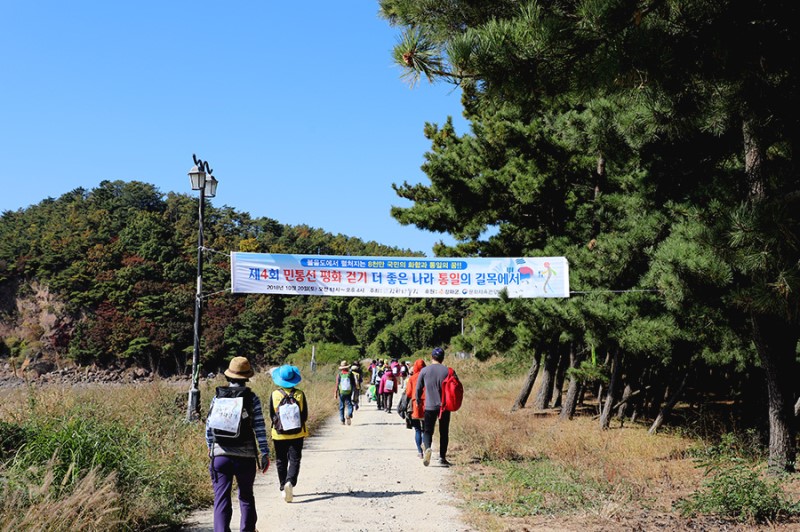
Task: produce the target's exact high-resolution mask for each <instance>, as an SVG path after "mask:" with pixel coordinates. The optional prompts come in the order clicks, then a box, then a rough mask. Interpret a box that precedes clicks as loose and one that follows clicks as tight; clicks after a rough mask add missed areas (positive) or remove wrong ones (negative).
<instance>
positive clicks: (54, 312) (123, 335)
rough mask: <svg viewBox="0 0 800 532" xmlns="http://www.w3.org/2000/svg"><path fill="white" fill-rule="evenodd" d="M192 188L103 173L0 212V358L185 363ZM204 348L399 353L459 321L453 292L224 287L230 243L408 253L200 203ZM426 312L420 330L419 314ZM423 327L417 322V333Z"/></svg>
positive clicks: (180, 368) (210, 353) (272, 249)
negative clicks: (424, 296)
mask: <svg viewBox="0 0 800 532" xmlns="http://www.w3.org/2000/svg"><path fill="white" fill-rule="evenodd" d="M197 225H198V224H197V199H196V198H195V197H192V196H188V195H184V194H174V193H169V194H167V195H166V196H165V195H164V194H162V193H161V192H159V191H158V190H157V189H156V188H155V187H154V186H153V185H149V184H146V183H141V182H136V181H133V182H123V181H113V182H112V181H103V182H102V183H100V185H99V186H98V187H97V188H94V189H92V190H85V189H82V188H78V189H75V190H73V191H71V192H69V193H67V194H64V195H63V196H61V197H59V198H58V199H52V198H48V199H45V200H43V201H41V202H40V203H38V204H37V205H33V206H31V207H28V208H27V209H21V210H18V211H7V212H4V213H3V214H2V215H1V216H0V339H1V340H0V357H8V358H10V359H11V361H14V362H15V363H18V364H22V363H23V361H24V360H26V359H27V360H32V359H37V358H50V359H53V358H55V359H60V360H64V361H71V362H74V363H76V364H80V365H87V364H94V365H97V366H100V367H103V366H108V365H114V366H122V367H142V368H146V369H147V370H148V371H151V372H153V373H157V374H161V375H173V374H176V373H185V372H186V370H187V361H188V362H189V363H190V362H191V352H192V344H193V311H194V306H193V302H194V291H195V277H196V268H197V255H196V254H197ZM204 227H205V232H204V235H205V246H206V247H207V248H210V249H211V250H214V251H208V252H206V254H205V261H204V264H205V266H204V271H203V284H204V292H205V293H212V292H220V293H219V294H216V295H214V296H212V297H210V298H208V300H207V302H206V304H205V306H204V309H203V312H204V314H203V333H202V340H203V344H202V348H201V352H202V355H201V358H202V363H203V367H204V368H205V369H206V370H208V371H217V370H218V369H219V368H220V367H223V366H225V365H226V364H227V362H226V360H228V359H229V358H230V357H232V356H235V355H243V356H248V357H250V358H251V359H252V360H254V361H257V362H263V363H272V362H277V361H281V360H283V358H284V357H285V356H287V355H288V354H290V353H293V352H295V351H297V350H298V349H299V348H301V347H302V346H304V345H308V344H311V343H314V342H322V341H324V342H331V343H340V344H347V345H356V346H359V349H360V350H361V351H362V352H363V353H364V354H370V353H372V354H373V355H374V356H379V355H380V356H403V355H406V354H410V353H412V352H413V351H415V350H418V349H421V348H426V347H428V346H430V345H432V344H433V343H442V342H444V341H447V340H448V339H449V337H450V336H451V335H452V334H454V333H455V332H456V331H457V327H458V321H459V319H458V316H459V315H460V311H459V310H458V306H459V305H460V304H459V303H457V302H446V301H444V302H443V301H425V300H393V301H387V300H378V299H366V298H363V299H352V298H314V299H311V298H307V297H299V296H294V297H290V296H263V295H248V296H242V295H237V296H233V295H231V294H229V293H224V289H225V288H226V287H227V286H229V283H230V280H229V279H230V277H229V276H230V273H229V260H228V259H229V252H230V251H251V252H265V253H267V252H269V253H298V254H311V253H314V254H325V255H390V256H399V255H414V254H415V253H412V252H411V251H409V250H401V249H397V248H393V247H388V246H384V245H381V244H378V243H376V242H363V241H362V240H360V239H358V238H351V237H347V236H345V235H341V234H338V235H333V234H330V233H327V232H325V231H324V230H322V229H316V228H312V227H308V226H304V225H300V226H289V225H284V224H281V223H279V222H277V221H275V220H273V219H270V218H252V217H251V216H250V215H249V214H247V213H241V212H237V211H236V210H234V209H233V208H231V207H227V206H224V207H221V208H220V207H215V206H212V205H211V204H208V205H207V207H206V210H205V223H204ZM420 319H423V322H424V323H425V326H424V327H422V328H421V327H420V323H419V320H420ZM420 329H421V330H420Z"/></svg>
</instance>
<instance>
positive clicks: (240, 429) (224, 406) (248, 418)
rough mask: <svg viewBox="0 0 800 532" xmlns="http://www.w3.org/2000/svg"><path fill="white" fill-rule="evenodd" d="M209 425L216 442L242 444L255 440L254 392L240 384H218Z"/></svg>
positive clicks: (209, 414)
mask: <svg viewBox="0 0 800 532" xmlns="http://www.w3.org/2000/svg"><path fill="white" fill-rule="evenodd" d="M214 397H215V399H214V407H213V408H212V409H211V412H209V413H208V426H209V427H210V428H211V436H212V438H213V440H214V442H216V443H219V444H221V445H230V446H242V445H245V444H247V443H248V442H250V441H252V440H254V435H255V433H254V432H253V413H252V412H253V393H252V391H251V390H250V389H249V388H245V387H243V386H242V387H239V386H236V387H234V386H218V387H217V391H216V395H215V396H214Z"/></svg>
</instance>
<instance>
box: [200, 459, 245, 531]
mask: <svg viewBox="0 0 800 532" xmlns="http://www.w3.org/2000/svg"><path fill="white" fill-rule="evenodd" d="M208 470H209V472H210V473H211V485H212V486H213V487H214V532H231V516H232V515H233V507H232V506H231V487H232V486H233V479H234V477H235V478H236V482H237V484H238V485H239V510H240V511H241V514H242V517H241V520H240V522H239V529H240V530H241V531H242V532H244V531H245V530H247V531H250V532H252V531H254V530H255V529H256V519H257V516H256V499H255V497H254V496H253V482H255V480H256V459H255V458H244V457H241V456H215V457H214V459H213V460H212V461H211V464H210V465H209V466H208Z"/></svg>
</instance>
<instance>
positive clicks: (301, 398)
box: [269, 388, 308, 440]
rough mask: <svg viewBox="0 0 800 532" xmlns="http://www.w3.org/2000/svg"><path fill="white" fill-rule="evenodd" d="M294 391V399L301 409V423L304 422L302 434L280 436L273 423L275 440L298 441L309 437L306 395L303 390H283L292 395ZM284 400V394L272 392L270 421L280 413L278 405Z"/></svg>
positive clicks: (276, 391)
mask: <svg viewBox="0 0 800 532" xmlns="http://www.w3.org/2000/svg"><path fill="white" fill-rule="evenodd" d="M292 390H294V398H295V400H296V401H297V405H298V406H299V407H300V421H302V423H303V426H302V428H301V430H300V432H298V433H296V434H278V431H277V430H275V422H274V421H273V422H272V439H273V440H296V439H297V438H305V437H307V436H308V427H307V426H306V421H307V420H308V403H307V401H306V395H305V394H304V393H303V390H300V389H298V388H283V391H284V392H286V393H287V394H290V393H292ZM281 399H283V394H282V393H280V392H279V391H278V390H277V389H276V390H273V391H272V394H271V395H270V401H269V418H270V420H274V419H275V413H276V412H277V411H278V405H279V404H280V402H281Z"/></svg>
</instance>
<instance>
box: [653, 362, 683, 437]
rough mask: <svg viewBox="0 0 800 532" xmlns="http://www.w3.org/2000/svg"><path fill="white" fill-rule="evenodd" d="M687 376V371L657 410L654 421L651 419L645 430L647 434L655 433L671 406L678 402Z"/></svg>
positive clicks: (670, 410)
mask: <svg viewBox="0 0 800 532" xmlns="http://www.w3.org/2000/svg"><path fill="white" fill-rule="evenodd" d="M688 377H689V373H688V372H687V373H684V374H683V380H681V383H680V385H679V386H678V388H677V389H676V390H675V392H674V393H673V394H672V396H671V397H670V398H669V400H668V401H667V404H665V405H664V406H663V407H662V408H661V410H660V411H659V412H658V415H657V416H656V419H655V421H653V424H652V425H651V426H650V430H648V431H647V433H648V434H655V433H656V432H658V429H660V428H661V425H663V424H664V420H665V419H667V416H668V415H669V413H670V412H672V408H673V407H674V406H675V404H676V403H677V402H678V399H679V398H680V396H681V392H683V387H684V386H686V379H687V378H688Z"/></svg>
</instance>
